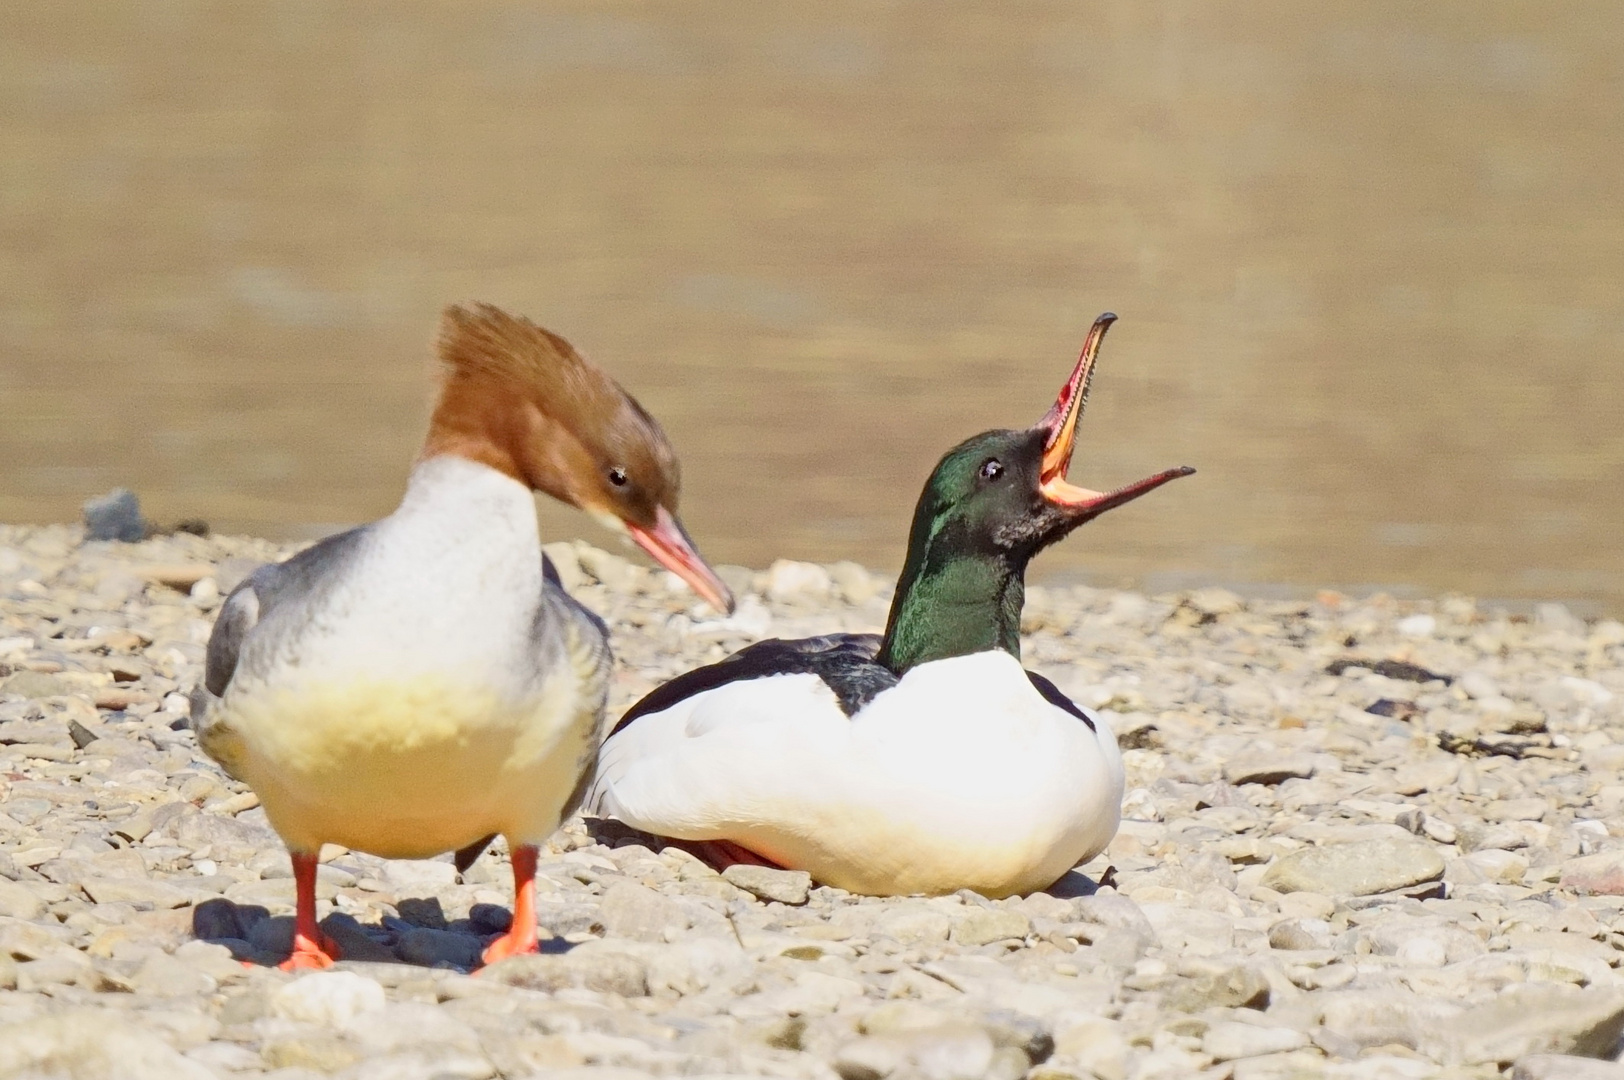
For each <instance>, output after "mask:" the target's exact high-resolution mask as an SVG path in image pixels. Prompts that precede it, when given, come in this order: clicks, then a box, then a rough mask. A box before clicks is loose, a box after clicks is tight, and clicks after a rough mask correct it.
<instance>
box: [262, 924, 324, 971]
mask: <svg viewBox="0 0 1624 1080" xmlns="http://www.w3.org/2000/svg"><path fill="white" fill-rule="evenodd" d="M338 959H339V951H338V945H337V943H335V942H334V941H333V939H332V938H330V937H328V936H327V935H326V934H321V933H318V934H317V935H316V938H315V940H311V939H310V938H307V937H305V936H304V935H303V934H295V935H293V952H292V954H291V955H290V956H289V957H288V958H287V959H286V960H284V961H282V962H281V963H280V964H278V965H276V966H277V967H278V968H280V969H282V970H283V971H325V970H326V969H327V968H330V967H332V966H333V962H334V961H336V960H338Z"/></svg>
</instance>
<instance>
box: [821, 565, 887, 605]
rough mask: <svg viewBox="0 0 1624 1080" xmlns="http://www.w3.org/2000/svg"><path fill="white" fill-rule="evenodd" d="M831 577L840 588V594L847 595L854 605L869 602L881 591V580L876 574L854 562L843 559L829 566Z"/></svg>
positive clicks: (847, 598) (850, 602) (847, 601)
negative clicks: (876, 577) (877, 578)
mask: <svg viewBox="0 0 1624 1080" xmlns="http://www.w3.org/2000/svg"><path fill="white" fill-rule="evenodd" d="M829 577H830V578H831V579H832V580H833V581H834V584H835V587H836V588H838V589H839V590H840V595H841V596H843V597H845V599H846V603H848V604H851V605H853V606H854V607H861V606H862V605H863V604H866V603H868V602H869V601H870V600H872V599H874V596H875V594H876V593H878V592H879V591H880V582H879V581H878V580H876V579H875V577H874V575H873V574H871V573H869V572H868V570H867V569H866V568H864V567H862V566H860V565H858V564H857V563H854V562H850V561H844V560H843V561H841V562H837V563H835V564H834V565H833V566H831V567H829Z"/></svg>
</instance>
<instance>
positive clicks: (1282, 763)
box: [1224, 754, 1314, 786]
mask: <svg viewBox="0 0 1624 1080" xmlns="http://www.w3.org/2000/svg"><path fill="white" fill-rule="evenodd" d="M1313 775H1314V758H1313V756H1312V755H1310V754H1275V755H1272V756H1269V757H1261V758H1242V759H1240V760H1237V761H1230V762H1226V763H1225V764H1224V779H1226V780H1228V781H1229V782H1230V783H1231V784H1235V785H1237V786H1238V785H1240V784H1267V785H1271V786H1272V785H1275V784H1283V783H1285V782H1286V781H1287V780H1291V779H1298V780H1307V779H1308V778H1309V777H1311V776H1313Z"/></svg>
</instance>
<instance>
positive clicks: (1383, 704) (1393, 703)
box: [1365, 698, 1421, 720]
mask: <svg viewBox="0 0 1624 1080" xmlns="http://www.w3.org/2000/svg"><path fill="white" fill-rule="evenodd" d="M1365 712H1367V713H1370V714H1371V715H1373V716H1386V717H1389V718H1391V719H1394V720H1408V719H1409V718H1410V717H1412V716H1418V715H1420V713H1421V710H1420V709H1418V708H1416V707H1415V702H1413V701H1398V700H1396V699H1394V698H1381V699H1379V700H1377V701H1376V702H1375V703H1374V704H1373V705H1371V706H1369V707H1368V708H1366V709H1365Z"/></svg>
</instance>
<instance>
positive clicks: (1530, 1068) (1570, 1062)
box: [1511, 1054, 1624, 1080]
mask: <svg viewBox="0 0 1624 1080" xmlns="http://www.w3.org/2000/svg"><path fill="white" fill-rule="evenodd" d="M1511 1080H1624V1064H1620V1063H1619V1062H1616V1061H1597V1060H1596V1059H1595V1058H1588V1057H1574V1056H1573V1055H1571V1054H1530V1055H1528V1056H1527V1057H1525V1058H1522V1059H1521V1060H1520V1061H1518V1062H1517V1064H1516V1066H1515V1067H1513V1068H1512V1070H1511Z"/></svg>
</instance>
